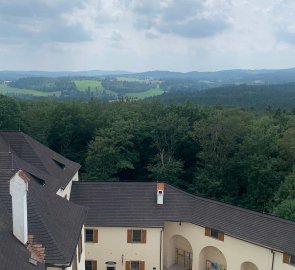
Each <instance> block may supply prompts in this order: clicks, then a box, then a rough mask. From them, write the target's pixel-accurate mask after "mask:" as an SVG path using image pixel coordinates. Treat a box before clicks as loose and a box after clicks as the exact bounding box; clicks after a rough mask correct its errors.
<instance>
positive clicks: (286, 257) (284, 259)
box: [283, 253, 290, 263]
mask: <svg viewBox="0 0 295 270" xmlns="http://www.w3.org/2000/svg"><path fill="white" fill-rule="evenodd" d="M289 262H290V255H288V254H286V253H284V254H283V263H289Z"/></svg>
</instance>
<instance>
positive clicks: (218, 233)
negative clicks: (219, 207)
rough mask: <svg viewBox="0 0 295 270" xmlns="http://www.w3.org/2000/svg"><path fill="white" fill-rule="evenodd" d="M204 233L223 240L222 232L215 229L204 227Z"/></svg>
mask: <svg viewBox="0 0 295 270" xmlns="http://www.w3.org/2000/svg"><path fill="white" fill-rule="evenodd" d="M205 235H206V236H210V237H212V238H215V239H218V240H220V241H224V233H223V232H221V231H218V230H215V229H211V228H208V227H206V228H205Z"/></svg>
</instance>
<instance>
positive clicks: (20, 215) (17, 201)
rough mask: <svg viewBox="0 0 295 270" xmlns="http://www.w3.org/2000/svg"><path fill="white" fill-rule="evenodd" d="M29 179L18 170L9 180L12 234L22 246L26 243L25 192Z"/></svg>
mask: <svg viewBox="0 0 295 270" xmlns="http://www.w3.org/2000/svg"><path fill="white" fill-rule="evenodd" d="M29 181H30V179H29V178H28V177H27V176H26V174H25V173H24V172H23V171H22V170H19V171H18V172H17V173H16V174H15V175H14V176H13V177H12V178H11V179H10V186H9V187H10V195H11V200H12V223H13V234H14V236H15V237H16V238H17V239H18V240H19V241H21V242H22V243H23V244H26V243H27V242H28V217H27V192H28V182H29Z"/></svg>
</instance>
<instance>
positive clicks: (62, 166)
mask: <svg viewBox="0 0 295 270" xmlns="http://www.w3.org/2000/svg"><path fill="white" fill-rule="evenodd" d="M52 160H53V161H54V162H55V164H57V166H58V167H60V168H61V169H63V170H65V169H66V165H65V164H63V163H61V162H60V161H57V160H56V159H54V158H53V159H52Z"/></svg>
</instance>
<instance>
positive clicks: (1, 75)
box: [0, 70, 132, 80]
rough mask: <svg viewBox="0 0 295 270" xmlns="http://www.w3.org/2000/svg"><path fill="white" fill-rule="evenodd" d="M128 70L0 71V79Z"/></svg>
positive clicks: (95, 74)
mask: <svg viewBox="0 0 295 270" xmlns="http://www.w3.org/2000/svg"><path fill="white" fill-rule="evenodd" d="M130 74H132V73H131V72H128V71H120V70H117V71H116V70H115V71H106V70H88V71H38V70H36V71H0V80H16V79H19V78H27V77H49V78H58V77H97V76H119V75H130Z"/></svg>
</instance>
